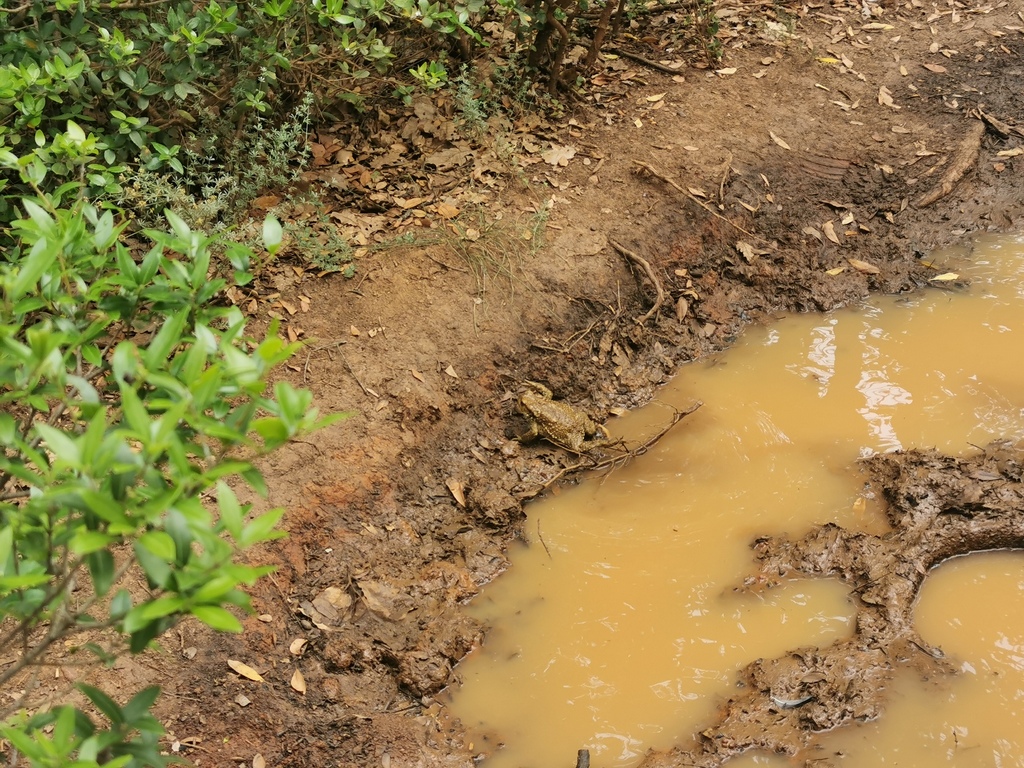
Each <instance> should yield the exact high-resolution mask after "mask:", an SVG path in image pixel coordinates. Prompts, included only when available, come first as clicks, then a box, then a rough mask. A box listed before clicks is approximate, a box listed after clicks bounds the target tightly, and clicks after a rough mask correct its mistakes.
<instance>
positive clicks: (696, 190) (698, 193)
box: [686, 187, 708, 197]
mask: <svg viewBox="0 0 1024 768" xmlns="http://www.w3.org/2000/svg"><path fill="white" fill-rule="evenodd" d="M686 191H687V192H689V193H690V194H691V195H693V196H694V197H707V196H708V193H707V192H705V191H704V190H703V189H701V188H700V187H687V188H686Z"/></svg>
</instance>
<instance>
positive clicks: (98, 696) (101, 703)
mask: <svg viewBox="0 0 1024 768" xmlns="http://www.w3.org/2000/svg"><path fill="white" fill-rule="evenodd" d="M75 687H76V688H78V690H80V691H81V692H82V693H84V694H85V695H86V697H87V698H88V699H89V701H91V702H92V703H93V705H94V706H95V707H96V709H98V710H99V711H100V712H102V713H103V714H104V715H106V716H107V719H108V720H109V721H110V722H111V723H112V724H114V725H124V715H123V714H122V713H121V708H120V707H119V706H118V705H117V702H116V701H114V700H113V699H112V698H110V697H109V696H107V694H105V693H104V692H103V691H101V690H100V689H99V688H96V687H94V686H91V685H87V684H86V683H79V684H78V685H76V686H75Z"/></svg>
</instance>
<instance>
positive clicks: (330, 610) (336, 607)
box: [313, 587, 352, 624]
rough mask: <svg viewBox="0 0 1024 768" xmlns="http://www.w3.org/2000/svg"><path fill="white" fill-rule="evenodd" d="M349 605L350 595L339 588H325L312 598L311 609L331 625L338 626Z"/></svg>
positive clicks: (350, 603) (350, 602)
mask: <svg viewBox="0 0 1024 768" xmlns="http://www.w3.org/2000/svg"><path fill="white" fill-rule="evenodd" d="M351 605H352V597H351V595H349V594H348V592H346V591H345V590H343V589H341V588H340V587H327V588H326V589H324V590H322V591H321V592H320V594H318V595H317V596H316V597H314V598H313V607H314V608H316V609H317V610H318V611H319V612H320V614H321V615H322V616H323V617H324V618H325V619H327V620H328V621H329V622H331V623H332V624H340V623H341V620H342V614H344V612H345V611H347V610H348V609H349V607H350V606H351Z"/></svg>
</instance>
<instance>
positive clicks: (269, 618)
mask: <svg viewBox="0 0 1024 768" xmlns="http://www.w3.org/2000/svg"><path fill="white" fill-rule="evenodd" d="M256 618H257V619H259V620H260V621H262V622H263V623H264V624H269V623H270V622H272V621H273V620H274V617H273V616H271V615H270V614H269V613H261V614H260V615H259V616H257V617H256Z"/></svg>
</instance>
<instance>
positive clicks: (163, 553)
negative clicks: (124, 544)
mask: <svg viewBox="0 0 1024 768" xmlns="http://www.w3.org/2000/svg"><path fill="white" fill-rule="evenodd" d="M139 544H141V545H142V546H143V547H145V548H146V549H147V550H148V551H149V552H151V553H152V554H153V555H155V556H156V557H159V558H160V559H161V560H165V561H167V562H171V561H173V560H174V551H175V550H174V539H172V538H171V536H170V534H168V533H166V532H165V531H146V533H144V534H142V536H140V537H139Z"/></svg>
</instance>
